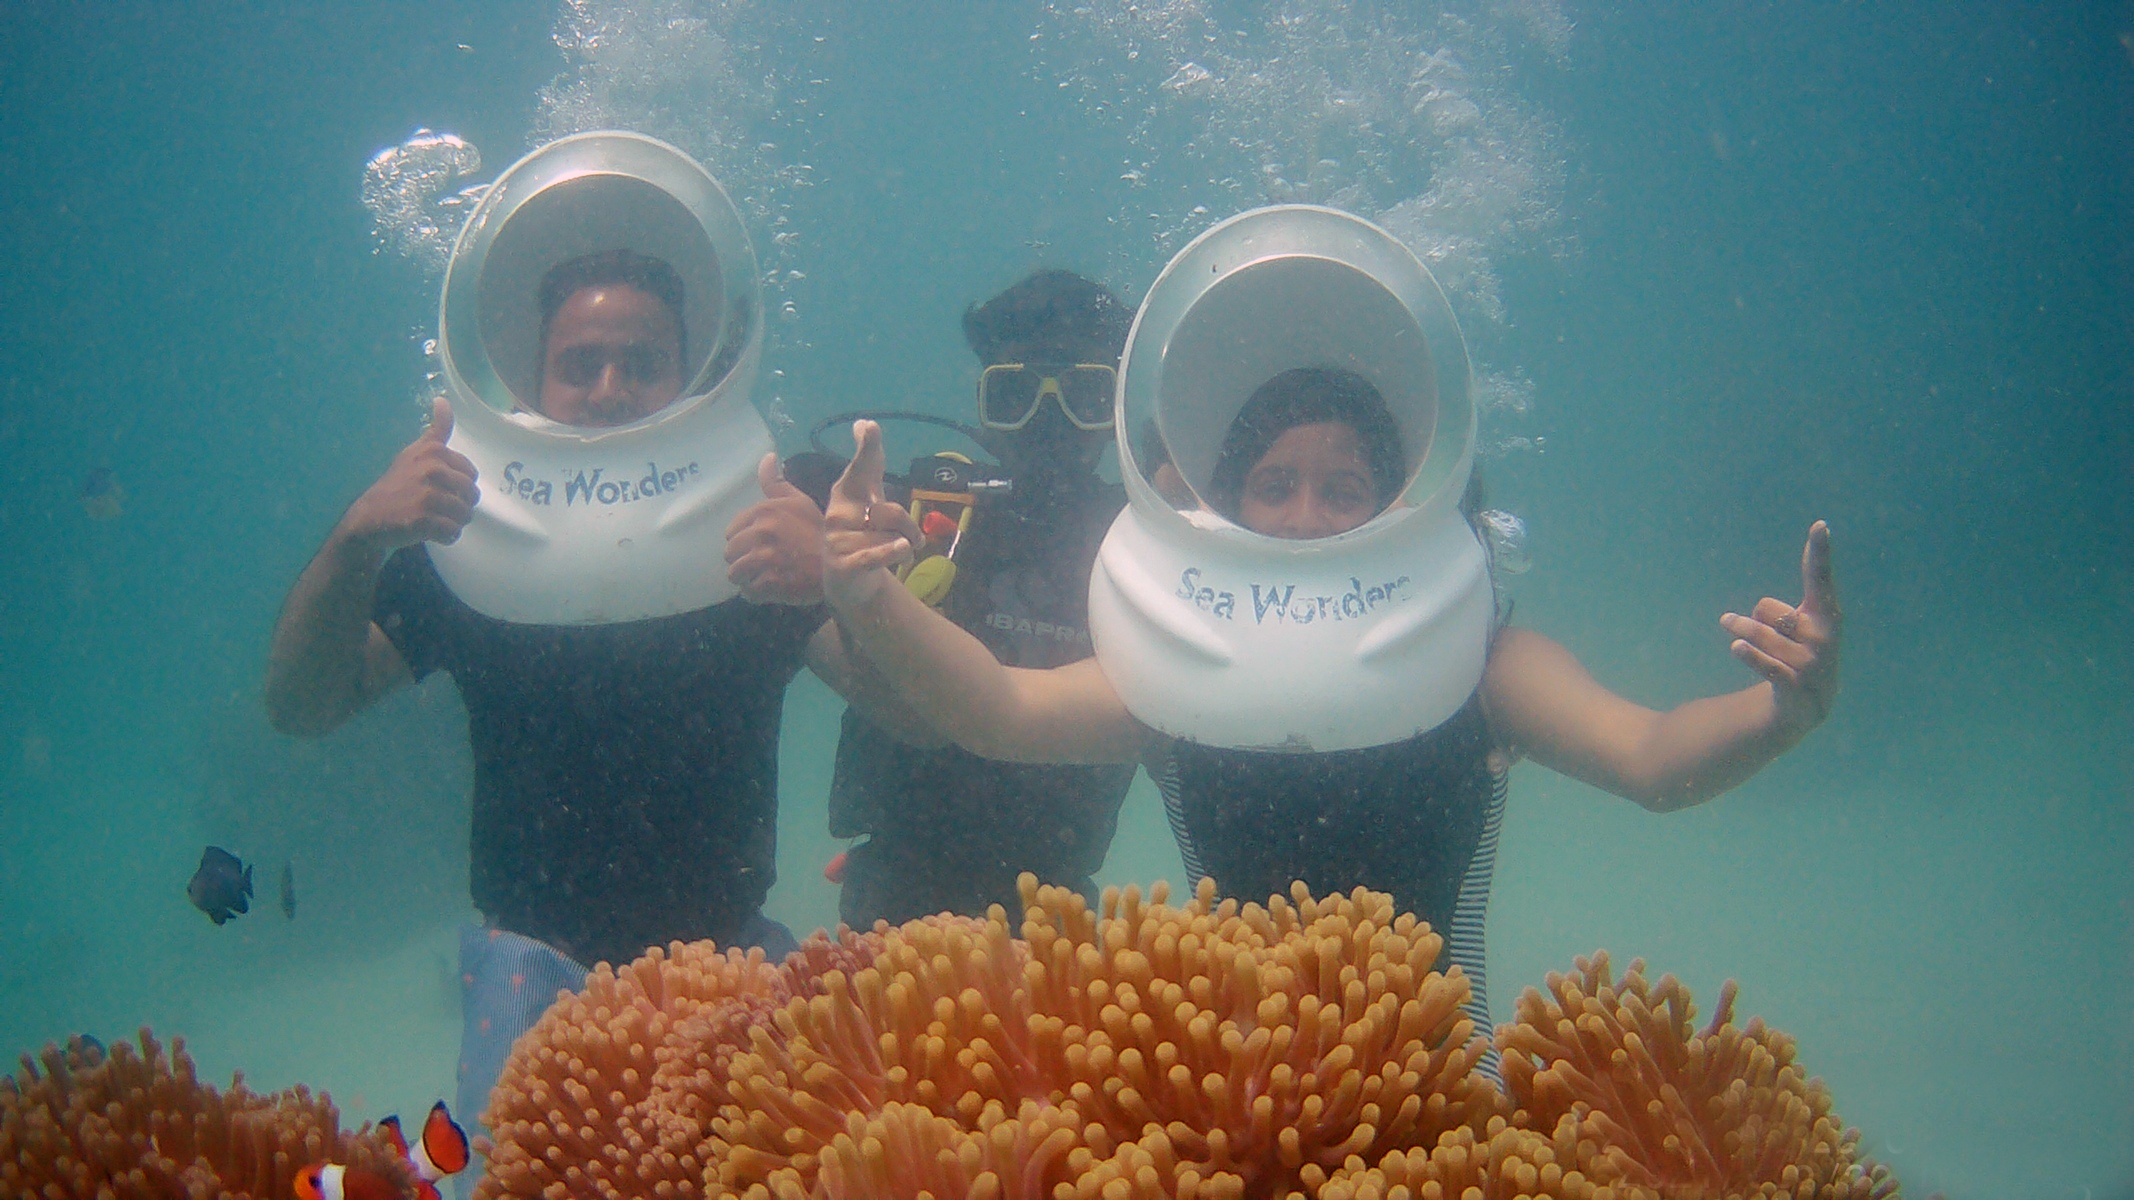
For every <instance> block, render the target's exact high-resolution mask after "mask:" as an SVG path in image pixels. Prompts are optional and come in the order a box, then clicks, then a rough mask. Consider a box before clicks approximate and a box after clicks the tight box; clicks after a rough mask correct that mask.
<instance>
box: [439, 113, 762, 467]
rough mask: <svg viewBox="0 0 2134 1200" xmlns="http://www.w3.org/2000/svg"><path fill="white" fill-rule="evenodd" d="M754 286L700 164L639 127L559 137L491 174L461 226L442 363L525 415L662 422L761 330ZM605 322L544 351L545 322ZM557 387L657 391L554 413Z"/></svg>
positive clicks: (489, 400) (721, 199) (740, 243)
mask: <svg viewBox="0 0 2134 1200" xmlns="http://www.w3.org/2000/svg"><path fill="white" fill-rule="evenodd" d="M755 286H756V279H755V256H754V254H753V252H752V251H751V250H750V249H749V246H748V242H747V239H746V238H745V236H743V234H742V230H741V223H740V219H739V216H738V214H737V213H736V212H735V211H734V208H733V204H732V202H731V201H730V200H729V199H728V198H727V196H726V194H725V192H724V191H722V190H721V189H720V188H719V186H718V184H717V183H715V182H714V181H713V180H712V179H711V177H710V176H709V175H707V174H705V173H704V171H703V169H702V168H701V167H699V166H698V165H697V164H696V163H694V162H692V161H690V160H689V159H688V158H687V157H686V156H684V155H682V154H681V152H679V151H677V150H675V149H673V148H672V147H670V146H667V145H665V144H664V143H661V142H657V141H654V140H653V139H651V138H646V137H642V136H640V135H636V134H625V133H593V134H582V135H579V136H577V137H571V138H565V139H563V140H561V141H558V142H555V143H551V144H550V145H548V146H544V147H542V148H541V149H539V150H536V151H535V152H533V153H532V154H529V155H528V156H527V157H526V158H524V159H522V160H520V161H519V162H518V163H517V164H515V165H514V166H513V167H511V169H509V170H508V171H506V172H505V173H504V174H503V175H502V176H501V177H500V178H498V180H497V181H496V183H495V184H493V185H492V186H491V187H490V189H489V191H488V193H487V194H486V195H485V196H484V197H483V200H482V203H481V205H480V206H479V207H478V208H477V209H476V211H475V212H474V214H473V215H472V216H471V217H470V218H469V220H468V223H467V227H466V229H465V230H464V231H463V232H462V233H461V234H460V238H459V242H458V244H457V245H456V246H455V247H454V250H453V257H452V261H451V266H450V267H449V269H448V271H447V273H446V277H445V287H444V298H443V307H442V314H441V318H440V327H441V329H442V338H441V343H442V351H443V356H444V360H445V366H446V369H447V371H448V372H450V373H451V374H452V375H453V376H454V378H455V381H456V382H457V383H459V384H460V385H461V390H463V391H465V392H471V393H472V394H473V395H474V396H476V397H478V398H479V399H480V400H481V401H482V402H483V403H484V404H485V405H487V406H488V407H489V408H491V409H493V410H495V411H497V412H499V413H508V414H517V418H516V419H518V420H520V421H521V422H522V423H530V424H534V425H540V424H542V423H544V421H545V420H546V419H547V418H555V419H556V423H558V424H562V425H581V426H582V425H595V426H612V425H617V424H632V423H640V422H650V421H658V420H661V419H664V418H666V417H669V416H672V415H674V414H675V413H677V412H678V411H680V410H683V409H686V408H687V407H689V406H690V402H691V401H693V400H696V399H698V398H701V397H702V396H704V395H706V394H707V393H710V392H712V391H714V390H715V389H717V388H718V386H719V384H720V383H722V382H723V381H725V380H726V378H727V377H728V376H730V375H731V374H733V373H734V371H735V369H736V367H737V366H738V365H739V364H740V362H741V360H742V358H743V356H744V354H745V353H746V352H747V351H748V350H749V348H750V346H751V343H752V341H753V339H754V338H755V336H756V335H757V332H758V331H757V330H756V329H755V327H754V325H755V322H756V320H757V319H758V317H757V313H756V305H755V303H754V290H753V289H754V288H755ZM602 296H605V297H606V299H605V301H602ZM601 303H605V312H604V314H603V312H602V311H601ZM618 309H623V310H627V311H624V312H622V313H621V314H620V316H621V317H622V318H623V320H622V323H621V324H618V323H617V320H618V313H617V310H618ZM599 320H605V322H606V324H605V325H604V326H602V327H601V329H600V330H598V331H596V333H597V336H595V335H588V336H587V337H585V338H582V339H580V340H581V341H583V342H584V344H583V345H579V346H578V347H576V349H575V350H573V351H571V352H570V353H568V354H561V355H560V357H559V355H558V354H553V353H552V351H561V350H562V349H564V348H562V347H556V346H552V345H551V344H550V335H551V333H553V332H555V331H556V330H558V329H564V328H570V329H577V328H579V327H580V326H583V325H585V324H586V323H587V322H588V321H594V322H595V323H596V324H597V323H598V322H599ZM551 358H556V359H557V361H555V362H550V361H549V359H551ZM559 372H560V377H559ZM566 382H568V383H569V384H570V385H572V386H575V387H577V388H578V389H579V390H581V391H590V390H597V389H599V388H601V387H603V386H608V385H614V384H617V383H620V384H621V385H624V386H628V387H636V388H638V389H639V390H640V391H644V392H648V393H654V395H652V396H651V397H650V398H644V397H640V398H639V402H638V403H637V404H636V406H635V407H634V408H632V407H617V406H607V407H602V406H600V405H587V404H577V405H574V406H571V407H570V408H569V409H568V410H567V412H566V411H560V410H559V411H549V410H550V409H552V408H555V407H556V405H555V403H554V400H555V391H556V389H557V388H558V387H559V386H560V385H563V384H565V383H566ZM544 388H545V389H546V390H547V391H548V392H549V393H550V395H549V399H550V403H549V404H547V405H544V403H543V393H544ZM677 398H679V399H680V400H681V403H675V402H674V401H675V400H676V399H677ZM588 413H590V414H592V415H583V414H588Z"/></svg>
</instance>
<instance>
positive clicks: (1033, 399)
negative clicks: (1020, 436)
mask: <svg viewBox="0 0 2134 1200" xmlns="http://www.w3.org/2000/svg"><path fill="white" fill-rule="evenodd" d="M1118 386H1119V371H1118V368H1116V367H1114V366H1112V365H1111V364H1109V363H1065V364H1062V363H994V364H993V365H992V366H989V367H987V368H986V369H985V370H984V371H983V372H981V373H980V374H979V376H978V422H979V424H981V425H984V426H985V427H986V428H987V429H992V430H997V431H999V432H1001V433H1013V432H1015V431H1016V430H1019V429H1021V428H1022V427H1023V426H1025V425H1028V424H1029V423H1030V422H1031V420H1032V419H1033V418H1035V417H1036V416H1037V410H1038V409H1039V408H1041V407H1043V405H1044V403H1045V397H1047V396H1050V397H1052V402H1053V403H1055V404H1057V405H1059V407H1060V414H1061V415H1062V416H1064V417H1066V418H1067V423H1068V424H1070V425H1073V426H1074V427H1075V428H1076V429H1079V430H1081V431H1082V432H1083V433H1103V432H1105V431H1106V430H1108V429H1110V428H1111V410H1112V396H1113V393H1114V392H1116V391H1117V390H1118Z"/></svg>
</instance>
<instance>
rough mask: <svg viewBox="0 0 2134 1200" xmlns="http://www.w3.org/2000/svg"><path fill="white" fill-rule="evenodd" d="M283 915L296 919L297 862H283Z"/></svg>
mask: <svg viewBox="0 0 2134 1200" xmlns="http://www.w3.org/2000/svg"><path fill="white" fill-rule="evenodd" d="M282 916H284V917H286V918H288V919H289V920H291V921H294V920H296V864H295V863H283V864H282Z"/></svg>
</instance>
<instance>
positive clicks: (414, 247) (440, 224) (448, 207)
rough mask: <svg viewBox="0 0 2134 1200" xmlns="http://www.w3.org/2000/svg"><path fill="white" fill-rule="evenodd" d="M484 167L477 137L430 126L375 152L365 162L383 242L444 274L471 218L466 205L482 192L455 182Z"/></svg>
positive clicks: (376, 234) (370, 204)
mask: <svg viewBox="0 0 2134 1200" xmlns="http://www.w3.org/2000/svg"><path fill="white" fill-rule="evenodd" d="M481 169H482V155H481V151H479V150H477V149H475V148H474V144H473V143H471V142H468V141H466V140H465V139H463V138H460V137H458V136H456V135H454V134H450V133H438V132H436V131H434V130H430V129H418V130H416V131H415V132H414V133H413V134H412V135H411V136H409V138H408V139H407V140H406V141H404V142H402V143H400V144H399V145H397V146H388V147H386V148H385V149H383V150H380V151H379V152H378V153H377V154H375V155H373V156H371V160H370V162H369V163H367V164H365V165H364V168H363V206H364V207H365V208H367V209H369V210H370V214H371V236H372V237H373V238H375V239H376V240H377V243H378V248H379V249H380V250H391V251H392V252H393V253H394V254H396V255H398V256H400V257H402V258H405V259H407V260H408V261H410V262H412V263H414V264H415V265H416V266H418V267H420V268H421V269H422V270H423V271H424V273H426V274H430V275H438V274H442V273H443V272H444V269H445V261H446V259H448V258H449V257H450V256H451V253H452V241H453V239H454V238H456V237H458V236H459V228H460V226H461V225H462V224H464V223H465V222H466V212H465V211H464V210H466V209H468V208H471V207H472V206H473V203H474V202H476V201H478V200H479V199H480V198H481V194H482V186H481V185H474V186H462V187H458V188H456V189H455V188H454V187H453V185H454V184H457V183H459V182H460V181H461V180H462V179H464V178H465V177H467V176H468V175H471V174H473V173H474V172H476V171H479V170H481ZM448 189H451V190H448Z"/></svg>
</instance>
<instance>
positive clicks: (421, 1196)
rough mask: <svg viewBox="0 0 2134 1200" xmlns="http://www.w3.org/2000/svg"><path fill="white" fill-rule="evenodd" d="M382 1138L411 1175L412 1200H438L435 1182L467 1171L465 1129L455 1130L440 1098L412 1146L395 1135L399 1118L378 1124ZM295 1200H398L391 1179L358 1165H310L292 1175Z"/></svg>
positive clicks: (397, 1134)
mask: <svg viewBox="0 0 2134 1200" xmlns="http://www.w3.org/2000/svg"><path fill="white" fill-rule="evenodd" d="M378 1128H380V1129H382V1130H384V1131H385V1137H386V1140H387V1141H389V1142H391V1143H392V1145H393V1149H395V1150H397V1151H399V1152H400V1156H401V1157H402V1158H405V1159H406V1160H407V1162H408V1168H409V1169H410V1170H411V1171H413V1172H414V1174H415V1197H416V1200H440V1197H439V1194H438V1191H437V1181H438V1180H440V1179H443V1178H444V1177H445V1176H447V1175H457V1174H459V1173H460V1172H461V1171H464V1170H466V1169H467V1159H468V1152H467V1131H466V1130H464V1129H461V1128H460V1127H459V1122H457V1121H454V1120H453V1119H452V1114H451V1113H450V1112H449V1111H447V1110H446V1108H445V1102H444V1101H442V1100H440V1101H438V1102H437V1103H436V1104H433V1105H431V1106H430V1115H429V1116H428V1117H426V1118H424V1119H423V1122H422V1137H421V1138H420V1139H418V1140H417V1141H416V1142H415V1144H414V1145H412V1146H410V1145H408V1142H407V1138H406V1137H404V1136H402V1134H401V1132H400V1118H399V1117H387V1118H386V1119H384V1120H383V1121H380V1122H378ZM296 1195H297V1200H402V1197H403V1193H402V1192H401V1191H400V1189H399V1188H396V1187H394V1186H393V1183H392V1181H391V1180H389V1179H387V1178H385V1177H384V1176H383V1175H380V1174H378V1173H377V1172H375V1171H366V1170H364V1169H363V1168H361V1167H344V1166H341V1165H340V1164H338V1163H313V1164H311V1165H310V1166H308V1167H305V1168H304V1169H303V1170H301V1171H298V1172H297V1173H296Z"/></svg>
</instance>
